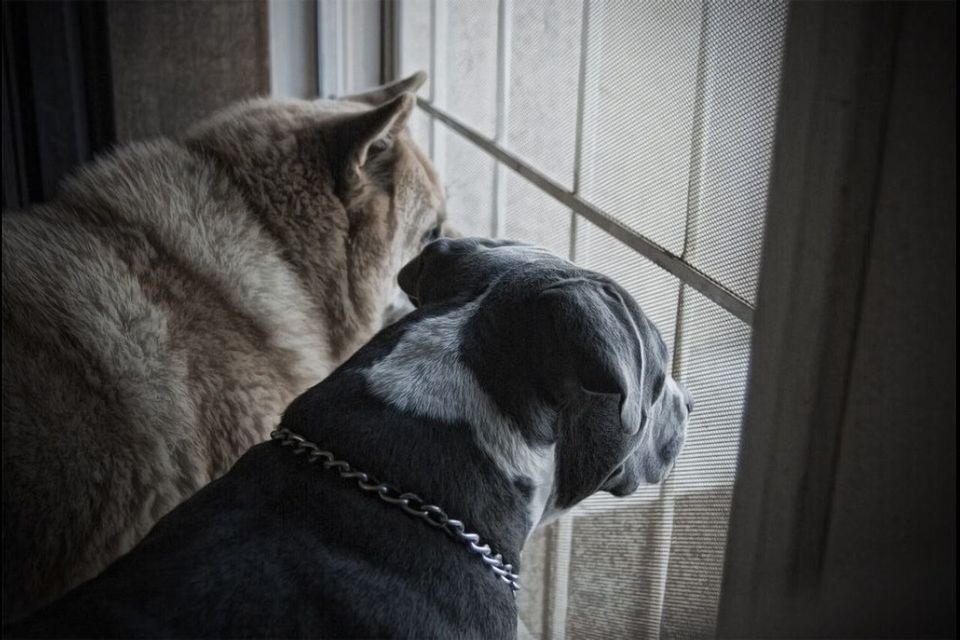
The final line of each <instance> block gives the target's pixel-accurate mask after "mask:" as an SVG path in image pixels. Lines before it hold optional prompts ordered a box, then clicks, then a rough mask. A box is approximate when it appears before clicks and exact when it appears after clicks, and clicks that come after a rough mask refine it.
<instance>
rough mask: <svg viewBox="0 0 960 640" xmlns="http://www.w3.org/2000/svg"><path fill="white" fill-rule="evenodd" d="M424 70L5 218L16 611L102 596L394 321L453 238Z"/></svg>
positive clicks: (6, 542)
mask: <svg viewBox="0 0 960 640" xmlns="http://www.w3.org/2000/svg"><path fill="white" fill-rule="evenodd" d="M424 79H425V76H424V74H422V73H419V74H415V75H414V76H411V77H410V78H407V79H405V80H401V81H399V82H397V83H395V84H393V85H388V86H386V87H382V88H380V89H377V90H374V91H371V92H369V93H366V94H363V95H359V96H353V97H351V98H348V99H344V100H339V101H325V100H318V101H314V102H305V101H283V102H281V101H274V100H255V101H252V102H247V103H243V104H240V105H237V106H235V107H233V108H230V109H227V110H225V111H223V112H221V113H219V114H217V115H214V116H213V117H212V118H210V119H208V120H206V121H205V122H202V123H201V124H199V125H198V126H196V127H195V128H193V129H192V130H191V131H189V132H188V133H187V134H186V136H184V137H183V138H182V139H178V140H169V139H160V140H155V141H152V142H149V143H146V144H135V145H130V146H126V147H123V148H121V149H119V150H118V151H117V152H116V153H114V154H112V155H111V156H110V157H107V158H104V159H102V160H99V161H97V162H95V163H93V164H91V165H89V166H86V167H84V168H83V169H81V170H80V171H79V172H78V173H77V174H76V175H75V176H73V178H72V179H70V180H69V181H67V182H66V184H64V185H63V187H62V189H61V192H60V193H59V195H58V196H57V197H56V199H54V200H53V201H52V202H50V203H48V204H46V205H43V206H37V207H34V208H32V209H30V210H28V211H23V212H13V213H7V214H5V215H4V216H3V611H4V622H10V621H12V620H15V619H17V618H19V617H21V616H23V615H25V614H27V613H29V612H30V611H32V610H34V609H36V608H37V607H39V606H41V605H43V604H45V603H47V602H49V601H51V600H52V599H54V598H55V597H57V596H58V595H60V594H62V593H63V592H65V591H66V590H67V589H69V588H71V587H74V586H76V585H77V584H79V583H80V582H83V581H84V580H87V579H88V578H92V577H93V576H94V575H96V574H97V573H99V572H100V571H101V570H102V569H103V568H104V567H105V566H106V565H107V564H108V563H109V562H111V561H112V560H113V559H115V558H116V557H117V556H119V555H121V554H122V553H124V552H126V551H127V550H128V549H130V548H131V547H132V546H133V545H134V543H136V542H137V541H139V540H140V538H142V537H143V536H144V534H146V533H147V531H149V529H150V528H151V527H152V526H153V524H154V523H155V522H156V521H157V519H158V518H160V517H161V516H163V515H164V514H165V513H166V512H168V511H169V510H170V509H171V508H173V507H174V506H176V505H177V504H178V503H180V502H181V501H182V500H184V499H185V498H186V497H188V496H190V495H191V494H192V493H193V492H194V491H196V490H197V489H198V488H200V487H202V486H203V485H205V484H207V483H208V482H210V480H211V479H213V478H216V477H217V476H219V475H221V474H223V473H224V472H225V471H226V470H227V469H229V468H230V466H231V465H232V464H233V462H234V461H235V460H236V459H237V457H238V456H239V455H240V454H241V453H243V452H244V451H245V450H246V449H247V448H248V447H250V445H252V444H254V443H256V442H259V441H261V440H263V439H265V438H266V436H267V433H268V431H269V430H270V429H271V428H272V427H273V426H274V425H275V424H276V422H277V420H278V416H279V413H280V412H281V411H282V410H283V408H284V407H285V406H286V405H287V404H288V402H289V401H290V400H292V399H293V398H294V397H296V396H297V395H299V394H300V393H301V392H303V391H304V390H305V389H306V388H307V387H309V386H311V385H313V384H314V383H316V382H318V381H319V380H320V379H321V378H323V377H324V376H325V375H327V374H328V373H330V371H331V370H332V369H333V367H334V366H336V365H337V364H338V363H340V362H341V361H343V360H344V359H345V358H346V357H347V356H348V355H350V354H351V353H352V352H353V351H354V350H355V349H356V348H357V347H358V346H359V345H361V344H362V343H363V342H365V341H366V340H367V339H368V338H369V337H370V336H371V335H373V333H374V332H375V331H376V330H377V329H378V328H380V326H381V325H382V324H383V321H384V317H385V313H387V308H388V305H389V303H390V301H391V299H392V296H393V295H394V291H395V287H396V284H395V275H396V273H397V271H398V270H399V268H400V267H401V266H402V265H403V264H404V263H405V262H406V261H408V260H409V259H411V258H412V257H413V256H414V255H415V254H416V253H417V252H418V251H419V250H420V249H421V247H422V246H423V244H424V242H425V240H427V239H430V238H431V236H433V235H434V234H435V230H436V229H437V228H438V225H439V224H440V222H442V220H441V217H442V210H443V196H442V190H441V188H440V186H439V184H438V182H437V178H436V174H435V173H434V171H433V169H432V167H431V166H430V164H429V162H428V161H427V160H426V158H425V157H424V155H423V154H422V153H421V152H420V151H419V150H418V149H417V148H416V147H415V145H414V144H413V142H412V141H411V139H410V137H409V135H408V134H407V133H406V131H405V126H404V125H405V123H406V120H407V118H408V116H409V115H410V111H411V109H412V108H413V101H414V98H413V95H412V94H411V93H410V92H411V91H414V90H416V88H417V87H418V86H420V84H422V83H423V81H424Z"/></svg>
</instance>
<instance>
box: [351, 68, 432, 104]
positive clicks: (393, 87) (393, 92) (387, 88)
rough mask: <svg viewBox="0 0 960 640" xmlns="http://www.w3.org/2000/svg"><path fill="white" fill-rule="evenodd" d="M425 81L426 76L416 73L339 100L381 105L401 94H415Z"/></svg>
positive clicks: (420, 72) (423, 73) (421, 72)
mask: <svg viewBox="0 0 960 640" xmlns="http://www.w3.org/2000/svg"><path fill="white" fill-rule="evenodd" d="M426 81H427V74H426V73H425V72H423V71H417V72H415V73H413V74H412V75H410V76H408V77H406V78H403V79H401V80H396V81H394V82H391V83H390V84H385V85H382V86H379V87H376V88H374V89H368V90H367V91H364V92H362V93H355V94H353V95H349V96H341V97H340V99H341V100H349V101H350V102H362V103H364V104H369V105H379V104H383V103H384V102H386V101H387V100H390V99H391V98H395V97H396V96H398V95H400V94H401V93H408V92H409V93H416V91H417V89H419V88H420V87H421V86H423V83H424V82H426Z"/></svg>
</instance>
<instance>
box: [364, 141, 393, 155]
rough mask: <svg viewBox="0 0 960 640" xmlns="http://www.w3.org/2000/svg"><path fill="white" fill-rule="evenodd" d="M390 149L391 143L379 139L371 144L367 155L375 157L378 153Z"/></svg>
mask: <svg viewBox="0 0 960 640" xmlns="http://www.w3.org/2000/svg"><path fill="white" fill-rule="evenodd" d="M389 148H390V141H389V140H387V139H385V138H379V139H377V140H374V141H373V142H371V143H370V146H369V147H368V148H367V155H370V156H375V155H377V154H378V153H383V152H384V151H386V150H387V149H389Z"/></svg>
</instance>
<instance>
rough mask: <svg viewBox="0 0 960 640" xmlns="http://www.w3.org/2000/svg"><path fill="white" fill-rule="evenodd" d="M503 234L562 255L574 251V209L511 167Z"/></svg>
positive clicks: (508, 178) (508, 173)
mask: <svg viewBox="0 0 960 640" xmlns="http://www.w3.org/2000/svg"><path fill="white" fill-rule="evenodd" d="M504 175H505V177H506V180H507V207H506V212H505V214H504V218H505V219H506V225H505V228H504V230H503V234H502V235H503V237H505V238H511V239H514V240H523V241H525V242H531V243H533V244H539V245H542V246H544V247H546V248H548V249H550V250H551V251H553V252H554V253H555V254H557V255H558V256H561V257H564V258H566V257H568V255H567V254H569V253H570V210H569V209H567V208H566V207H564V206H563V205H562V204H560V203H558V202H557V201H556V200H554V199H553V198H551V197H550V196H548V195H546V194H545V193H543V192H542V191H540V190H539V189H537V188H536V187H534V186H533V185H531V184H530V183H529V182H527V181H526V180H525V179H524V178H522V177H520V176H519V175H517V174H516V173H514V172H513V171H510V170H506V171H504Z"/></svg>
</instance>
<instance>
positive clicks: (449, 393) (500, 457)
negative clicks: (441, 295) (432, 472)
mask: <svg viewBox="0 0 960 640" xmlns="http://www.w3.org/2000/svg"><path fill="white" fill-rule="evenodd" d="M478 306H479V301H474V302H471V303H469V304H467V305H464V306H463V307H461V308H459V309H457V310H455V311H453V312H451V313H448V314H446V315H442V316H434V317H431V318H425V319H423V320H422V321H420V322H418V323H417V324H415V325H412V326H411V327H410V328H409V329H408V330H407V332H406V333H405V334H404V336H403V337H402V338H401V339H400V341H399V342H398V343H397V345H396V347H394V349H393V351H391V352H390V354H389V355H387V356H386V357H385V358H383V359H382V360H380V361H379V362H377V363H376V364H375V365H373V366H372V367H371V368H370V369H368V370H367V371H366V372H365V376H366V379H367V383H368V384H369V388H370V390H371V391H372V392H373V393H374V394H375V395H376V396H377V397H379V398H380V399H381V400H383V401H384V402H387V403H389V404H391V405H392V406H394V407H396V408H397V409H399V410H401V411H403V412H405V413H409V414H413V415H416V416H422V417H425V418H432V419H435V420H439V421H441V422H447V423H456V422H460V423H465V424H468V425H469V426H470V428H471V429H472V430H473V433H474V435H475V437H476V440H477V442H478V444H479V445H480V447H481V448H483V450H484V451H485V452H486V453H487V454H488V455H489V456H490V457H491V458H492V459H493V460H494V461H495V462H496V464H497V466H498V467H499V469H500V470H501V471H502V472H503V473H504V474H505V475H506V476H507V478H509V479H511V480H512V479H514V478H517V477H520V476H524V477H527V478H529V479H530V481H531V482H533V485H534V491H533V496H532V499H531V502H530V505H529V516H530V522H531V529H532V527H535V526H536V525H537V523H538V522H539V521H540V518H541V516H542V515H543V512H544V509H545V508H546V502H547V499H548V498H549V496H550V493H551V491H552V489H553V478H554V447H553V446H549V447H538V448H534V447H531V446H530V445H528V444H527V443H526V441H525V440H524V439H523V437H522V436H521V435H520V432H519V430H518V429H517V427H516V425H515V424H514V423H513V421H512V420H511V419H510V418H509V417H507V416H505V415H504V414H503V412H501V411H500V409H499V408H498V407H497V406H496V404H495V403H494V402H493V400H492V399H491V398H490V396H488V395H487V393H486V392H484V390H483V388H482V387H481V386H480V383H479V382H478V381H477V379H476V376H475V375H474V374H473V372H472V371H471V370H470V369H469V368H468V367H467V366H465V365H464V364H463V362H461V361H460V356H459V350H458V344H459V335H460V331H461V329H462V327H463V326H464V324H465V323H466V322H467V321H468V320H469V319H470V317H471V316H472V315H473V314H474V313H475V312H476V310H477V307H478Z"/></svg>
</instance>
